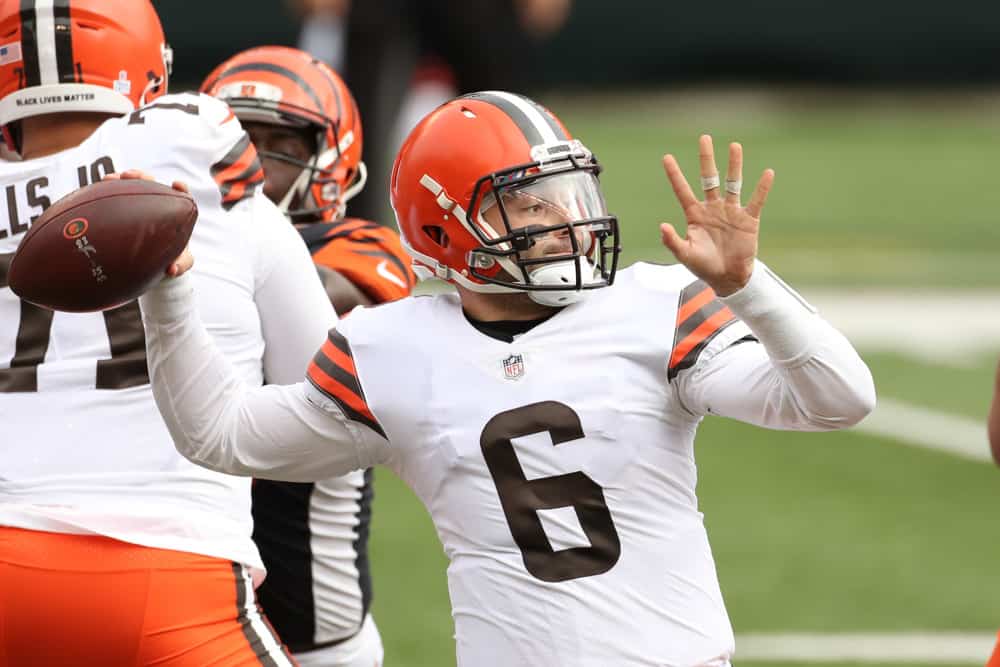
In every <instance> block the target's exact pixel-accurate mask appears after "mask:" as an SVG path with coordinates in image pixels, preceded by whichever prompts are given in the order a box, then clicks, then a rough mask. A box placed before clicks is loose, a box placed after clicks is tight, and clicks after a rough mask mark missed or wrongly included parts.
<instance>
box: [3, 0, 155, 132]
mask: <svg viewBox="0 0 1000 667" xmlns="http://www.w3.org/2000/svg"><path fill="white" fill-rule="evenodd" d="M172 59H173V54H172V52H171V50H170V48H169V47H168V46H167V44H166V41H165V40H164V38H163V28H162V27H161V26H160V19H159V17H157V15H156V10H155V9H153V5H152V4H150V2H149V0H20V2H15V0H2V3H0V125H3V126H4V130H5V134H7V132H8V130H7V126H8V125H10V124H11V123H13V122H15V121H17V120H20V119H22V118H26V117H29V116H38V115H42V114H49V113H58V112H67V111H91V112H106V113H114V114H126V113H129V112H131V111H133V110H135V109H136V108H138V107H140V106H143V105H145V104H147V103H148V102H150V101H151V100H153V99H155V98H156V97H159V96H160V95H163V94H164V93H166V92H167V78H168V76H169V73H170V66H171V62H172ZM8 136H9V135H8Z"/></svg>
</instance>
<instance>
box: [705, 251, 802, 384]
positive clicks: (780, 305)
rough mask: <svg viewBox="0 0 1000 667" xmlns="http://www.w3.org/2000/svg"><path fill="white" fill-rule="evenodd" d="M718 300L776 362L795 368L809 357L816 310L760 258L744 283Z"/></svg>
mask: <svg viewBox="0 0 1000 667" xmlns="http://www.w3.org/2000/svg"><path fill="white" fill-rule="evenodd" d="M720 300H721V301H722V302H723V303H725V304H726V305H727V306H728V307H729V308H730V310H732V311H733V313H734V314H735V315H736V316H737V317H739V318H740V319H741V320H743V322H744V323H746V325H747V326H748V327H749V328H750V331H752V332H753V334H754V335H755V336H756V337H757V339H758V340H759V341H760V342H761V343H762V344H763V345H764V348H765V349H766V350H767V353H768V356H770V357H771V360H772V361H774V362H775V363H777V364H779V365H781V366H786V367H794V366H797V365H799V364H801V363H804V362H805V361H806V360H807V359H808V358H809V357H810V356H811V353H812V340H813V336H812V332H813V322H814V321H815V319H816V309H815V308H813V307H812V306H811V305H810V304H809V303H808V302H807V301H806V300H805V299H803V298H802V297H801V296H800V295H799V294H798V292H796V291H795V290H793V289H792V288H791V287H789V286H788V285H787V284H786V283H785V282H784V281H783V280H781V278H779V277H778V276H776V275H775V274H774V272H772V271H771V270H770V269H769V268H768V267H767V266H766V265H765V264H764V263H763V262H761V261H760V260H755V262H754V269H753V273H752V274H751V276H750V280H749V281H748V282H747V284H746V285H745V286H744V287H743V288H742V289H740V290H738V291H737V292H734V293H733V294H730V295H729V296H726V297H720Z"/></svg>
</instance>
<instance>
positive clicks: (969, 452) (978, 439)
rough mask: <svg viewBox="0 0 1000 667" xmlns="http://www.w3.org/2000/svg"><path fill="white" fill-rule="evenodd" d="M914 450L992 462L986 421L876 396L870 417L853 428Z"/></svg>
mask: <svg viewBox="0 0 1000 667" xmlns="http://www.w3.org/2000/svg"><path fill="white" fill-rule="evenodd" d="M855 428H856V429H857V430H858V431H862V432H864V433H870V434H872V435H879V436H884V437H887V438H891V439H893V440H897V441H899V442H902V443H904V444H907V445H912V446H914V447H923V448H925V449H933V450H937V451H940V452H946V453H948V454H952V455H954V456H958V457H961V458H964V459H971V460H973V461H987V462H990V461H992V460H993V458H992V456H991V455H990V446H989V443H988V441H987V439H986V417H985V415H984V416H983V418H982V419H971V418H969V417H959V416H956V415H953V414H950V413H946V412H939V411H937V410H932V409H930V408H925V407H922V406H916V405H912V404H910V403H905V402H903V401H898V400H895V399H892V398H885V397H882V396H880V397H879V399H878V406H877V407H876V408H875V411H874V412H872V414H870V415H868V417H867V418H866V419H865V420H864V421H862V422H861V423H860V424H858V425H857V426H856V427H855Z"/></svg>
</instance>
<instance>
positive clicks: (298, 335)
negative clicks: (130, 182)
mask: <svg viewBox="0 0 1000 667" xmlns="http://www.w3.org/2000/svg"><path fill="white" fill-rule="evenodd" d="M0 32H2V34H3V35H4V37H3V38H2V43H0V124H2V126H3V133H4V137H5V138H6V139H7V140H8V141H9V143H10V148H11V149H13V150H15V151H16V152H17V153H18V154H19V156H20V158H23V159H22V160H18V161H5V162H0V189H2V190H3V191H4V192H5V193H6V196H5V202H6V214H5V215H4V216H2V218H3V221H4V222H3V223H0V423H2V424H3V428H4V436H3V440H2V442H3V446H2V447H0V664H4V665H29V664H30V665H149V664H157V665H177V666H178V667H180V666H186V665H190V666H192V667H195V666H198V667H201V666H203V665H208V664H217V665H236V664H267V665H289V664H292V662H291V659H290V657H289V656H288V653H287V652H286V650H285V649H284V648H283V647H282V646H281V645H280V642H279V641H278V640H277V639H276V637H275V635H274V634H273V631H272V630H271V629H270V627H269V626H268V624H267V623H266V621H265V620H264V618H263V616H262V615H261V614H260V612H259V609H258V607H257V605H256V601H255V597H254V588H253V584H254V581H255V580H259V579H260V577H261V576H263V573H264V566H263V563H262V561H261V558H260V555H259V553H258V550H257V547H256V546H255V545H254V543H253V541H252V539H251V531H252V519H251V514H250V480H248V479H240V478H237V477H233V476H229V475H223V474H219V473H215V472H211V471H208V470H206V469H204V468H203V467H199V466H195V465H192V464H191V463H189V462H188V461H187V460H185V459H184V458H182V457H181V456H179V455H178V453H177V450H176V449H175V447H174V445H173V443H172V441H171V436H170V433H169V432H168V430H167V428H166V426H165V424H164V423H163V421H162V419H161V418H160V416H159V414H158V413H157V411H156V406H155V403H154V399H153V394H152V391H151V387H150V385H149V375H148V372H147V364H146V355H145V341H144V332H143V327H142V322H141V316H140V313H139V306H138V304H137V303H136V302H133V303H130V304H128V305H126V306H123V307H121V308H117V309H114V310H110V311H107V312H104V313H91V314H66V313H56V314H53V313H52V312H51V311H47V310H44V309H42V308H39V307H36V306H34V305H32V304H30V303H27V302H22V301H20V300H19V299H18V298H17V297H16V296H15V295H14V294H13V293H12V292H11V290H10V289H9V288H7V285H6V273H7V267H8V266H9V265H10V260H11V256H12V255H13V253H14V251H15V250H16V249H17V247H18V244H19V243H20V242H21V240H22V239H23V238H24V235H25V232H26V231H27V230H28V228H29V227H30V225H31V224H32V222H33V221H34V220H35V219H36V218H37V217H38V216H39V214H41V212H42V211H43V210H45V209H46V208H47V207H48V206H49V205H50V204H52V203H53V202H55V201H56V200H58V199H59V198H60V197H62V196H63V195H65V194H67V193H69V192H72V191H73V190H75V189H77V188H79V187H81V186H85V185H87V184H89V183H93V182H95V181H98V180H101V179H102V178H104V177H106V176H107V175H108V174H110V173H112V172H121V171H123V170H127V169H142V170H144V171H145V172H148V173H149V174H152V175H154V176H155V177H156V178H158V179H160V180H163V181H166V182H172V181H183V182H184V183H186V184H187V185H188V187H189V189H190V193H191V194H192V196H193V197H194V199H195V201H196V202H197V205H198V209H199V220H198V224H197V226H196V228H195V231H194V234H193V236H192V237H191V247H192V248H193V249H194V251H195V252H197V253H198V255H199V260H202V261H199V270H197V271H194V272H193V273H192V274H191V276H190V277H191V279H192V280H193V282H195V283H197V285H198V292H199V297H200V302H199V306H198V308H199V312H200V315H201V318H202V320H203V321H204V322H205V325H206V328H207V330H208V331H209V332H210V335H211V337H212V338H213V339H214V340H215V341H216V344H217V345H218V349H219V350H221V351H222V353H223V354H224V355H225V356H226V358H227V359H228V360H229V363H230V364H231V366H230V368H231V369H232V370H233V373H234V375H233V377H235V378H238V379H239V381H240V382H245V383H248V384H250V385H260V384H262V382H263V381H264V380H267V381H269V382H275V383H281V382H289V381H294V380H295V379H296V378H300V377H301V373H302V369H303V368H305V367H306V366H307V365H308V363H309V359H310V358H311V356H312V354H313V352H315V348H316V346H317V345H319V344H321V343H322V342H323V340H324V339H325V336H326V331H327V329H328V328H329V327H330V326H332V325H333V324H334V323H335V322H336V314H335V312H334V310H333V308H332V307H331V305H330V302H329V300H328V299H327V298H326V295H325V293H324V291H323V288H322V285H321V284H320V282H319V280H317V278H316V273H315V270H314V269H313V266H312V263H311V261H310V258H309V254H308V252H307V251H306V249H305V247H304V246H303V245H302V242H301V240H300V239H299V236H298V234H296V233H295V230H294V229H293V228H292V227H291V226H290V225H288V223H287V222H286V220H285V218H284V216H283V215H282V214H281V212H280V211H279V210H278V209H277V207H275V206H274V204H272V203H271V202H270V201H269V200H268V199H267V198H266V197H265V196H264V195H263V193H261V188H260V186H261V184H262V182H263V180H264V175H263V172H262V170H261V167H260V163H259V160H258V159H257V154H256V151H255V150H254V147H253V145H252V144H251V142H250V138H249V137H248V136H247V134H246V133H245V132H244V131H243V129H242V128H241V127H240V123H239V120H238V119H237V118H235V117H234V116H233V114H232V112H231V111H230V110H229V108H228V107H227V106H226V105H225V104H224V103H222V102H220V101H219V100H216V99H214V98H212V97H209V96H205V95H197V94H185V95H166V93H167V78H168V73H169V67H170V61H171V52H170V50H169V49H168V48H167V46H166V43H165V41H164V36H163V31H162V28H161V26H160V21H159V19H158V17H157V15H156V12H155V10H154V9H153V6H152V5H151V4H150V2H149V1H148V0H47V1H43V0H22V1H21V2H3V3H0ZM191 380H192V381H193V382H198V383H203V384H204V385H205V386H211V385H212V384H213V382H214V381H213V379H212V378H209V377H199V378H191Z"/></svg>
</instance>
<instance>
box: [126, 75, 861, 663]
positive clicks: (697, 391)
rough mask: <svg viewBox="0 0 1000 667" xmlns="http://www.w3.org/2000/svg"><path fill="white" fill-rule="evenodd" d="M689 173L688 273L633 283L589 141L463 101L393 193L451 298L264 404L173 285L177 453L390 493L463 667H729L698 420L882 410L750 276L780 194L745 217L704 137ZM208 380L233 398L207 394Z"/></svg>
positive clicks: (170, 316) (378, 332)
mask: <svg viewBox="0 0 1000 667" xmlns="http://www.w3.org/2000/svg"><path fill="white" fill-rule="evenodd" d="M700 154H701V177H702V181H701V183H702V188H703V190H704V199H703V200H699V199H698V198H696V197H695V195H694V194H693V192H692V191H691V188H690V187H689V185H688V183H687V181H686V180H685V178H684V176H683V174H682V173H681V171H680V169H679V167H678V165H677V163H676V161H675V160H674V158H673V157H672V156H670V155H668V156H665V158H664V167H665V170H666V173H667V176H668V178H669V181H670V183H671V185H672V186H673V189H674V193H675V195H676V197H677V198H678V200H679V201H680V204H681V206H682V208H683V210H684V213H685V216H686V218H687V235H686V237H681V236H680V235H679V234H678V233H677V232H676V231H675V230H674V228H673V227H672V226H670V225H667V224H665V225H663V226H661V229H660V233H661V239H662V242H663V244H664V245H665V246H666V247H667V248H669V249H670V251H671V252H673V254H674V255H675V256H676V257H677V259H678V260H680V264H675V265H669V266H661V265H655V264H647V263H637V264H635V265H633V266H631V267H628V268H626V269H622V270H618V267H617V264H618V257H619V253H620V244H619V230H618V221H617V219H616V218H615V216H613V215H611V214H609V213H608V211H607V209H606V206H605V202H604V197H603V195H602V193H601V188H600V184H599V181H598V172H599V169H600V167H599V165H598V163H597V160H596V159H595V158H594V156H593V154H592V153H591V151H590V150H588V148H587V147H586V146H585V145H584V144H583V143H582V142H580V141H579V140H577V139H574V138H573V137H571V135H570V134H569V132H568V131H567V130H566V128H565V127H564V125H563V124H562V123H561V122H560V121H559V120H558V119H557V118H556V117H555V116H553V115H552V114H551V113H550V112H549V111H547V110H546V109H544V108H543V107H541V106H539V105H538V104H536V103H535V102H533V101H531V100H529V99H527V98H524V97H521V96H519V95H514V94H510V93H505V92H495V91H494V92H483V93H476V94H471V95H467V96H464V97H460V98H458V99H455V100H453V101H451V102H448V103H446V104H445V105H443V106H441V107H439V108H438V109H436V110H435V111H434V112H432V113H431V114H430V115H429V116H428V117H426V118H425V119H424V120H423V121H422V122H421V123H420V124H419V125H418V126H417V127H416V128H415V129H414V130H413V131H412V133H411V134H410V136H409V138H408V139H407V141H406V142H405V143H404V145H403V146H402V148H401V149H400V151H399V154H398V156H397V157H396V161H395V165H394V168H393V172H392V181H391V192H392V203H393V207H394V209H395V211H396V215H397V217H398V221H399V225H400V230H401V233H402V236H403V241H404V245H405V246H406V248H407V250H408V251H409V252H410V254H411V255H412V256H413V258H414V261H415V266H416V267H417V269H418V273H424V274H426V275H435V276H438V277H439V278H442V279H444V280H448V281H451V282H452V283H453V284H454V285H455V287H456V288H457V293H456V294H441V295H438V296H432V297H422V298H417V299H404V300H402V301H398V302H396V303H393V304H388V305H386V306H382V307H380V308H376V309H368V308H361V309H358V310H356V311H355V312H354V313H353V314H352V315H351V317H349V318H347V319H345V320H343V321H342V322H341V323H340V324H339V325H338V328H337V329H336V330H333V331H331V332H330V335H329V339H328V340H327V342H326V343H325V344H324V346H323V347H322V348H321V349H320V350H319V352H318V353H317V354H316V357H315V359H314V360H313V363H312V365H311V366H310V367H309V370H308V373H307V377H306V379H305V380H304V381H303V382H301V383H299V384H296V385H292V386H285V387H280V386H273V385H272V386H267V387H263V388H256V387H248V386H247V385H246V384H245V383H242V382H240V381H239V380H238V379H237V378H235V377H234V376H233V374H232V371H230V370H229V367H228V363H227V362H226V360H225V358H224V357H223V356H221V355H219V353H218V352H216V351H215V350H214V349H213V348H212V346H211V344H210V340H209V339H208V337H207V336H206V334H205V332H204V328H203V325H202V324H201V323H200V322H199V316H198V313H197V311H196V310H195V308H194V300H193V299H194V295H195V294H196V293H197V286H194V285H192V284H191V282H190V281H188V280H186V279H185V277H184V276H183V275H182V276H180V278H179V279H167V280H164V281H162V282H161V283H160V284H159V285H157V286H156V287H154V288H153V289H152V290H150V291H149V292H148V293H147V294H145V295H143V297H141V301H142V303H143V316H144V318H145V323H146V326H147V348H148V351H149V355H150V364H151V372H152V376H153V385H154V388H155V392H156V396H157V401H158V404H159V406H160V409H161V412H162V413H163V415H164V417H165V418H166V420H167V421H168V423H169V424H170V425H171V429H172V430H173V432H174V434H175V436H176V437H175V442H176V443H177V446H178V447H179V448H180V450H181V452H182V453H183V454H184V455H185V456H188V457H189V458H191V460H193V461H196V462H198V463H200V464H202V465H204V466H206V467H208V468H210V469H213V470H219V471H224V472H229V473H235V474H240V475H255V474H260V472H261V471H266V472H267V474H268V475H270V476H273V477H280V478H284V479H289V480H296V481H309V480H312V479H316V478H318V477H323V476H326V475H331V474H338V473H343V472H344V471H347V470H350V469H356V468H362V467H367V466H370V465H373V464H375V463H382V464H384V465H387V466H389V467H390V468H392V469H393V470H394V471H396V472H397V474H398V475H399V476H400V477H401V478H402V479H403V480H404V481H405V482H406V483H407V484H409V485H410V486H411V487H412V488H413V490H414V491H415V492H416V494H417V496H418V497H420V498H421V500H422V501H423V502H424V503H425V505H426V506H427V509H428V510H429V512H430V514H431V517H432V519H433V521H434V523H435V526H436V528H437V532H438V535H439V536H440V538H441V541H442V543H443V545H444V549H445V552H446V554H447V556H448V558H449V559H450V565H449V567H448V582H449V592H450V596H451V603H452V609H453V616H454V619H455V636H456V640H457V653H458V664H459V665H462V666H479V665H530V666H535V665H537V666H539V667H548V666H550V665H576V666H584V667H589V666H592V667H598V666H601V667H603V666H605V665H648V666H650V667H653V666H657V667H662V666H663V665H671V666H684V667H691V666H695V665H699V666H711V667H720V666H724V665H729V661H730V657H731V656H732V655H733V652H734V640H733V633H732V629H731V626H730V622H729V618H728V615H727V613H726V609H725V605H724V603H723V599H722V594H721V592H720V588H719V584H718V580H717V576H716V572H715V565H714V562H713V558H712V554H711V549H710V547H709V542H708V537H707V534H706V531H705V526H704V523H703V520H702V514H701V513H700V512H699V511H698V502H697V496H696V493H695V486H696V468H695V460H694V441H695V432H696V430H697V427H698V424H699V422H700V421H701V420H702V419H703V418H704V417H705V416H706V415H709V414H712V415H721V416H726V417H731V418H735V419H739V420H741V421H745V422H749V423H752V424H757V425H760V426H765V427H770V428H778V429H794V430H802V431H822V430H829V429H838V428H844V427H847V426H850V425H852V424H855V423H857V422H858V421H860V420H861V419H862V418H863V417H864V416H865V415H867V414H868V413H869V412H870V411H871V410H872V408H873V407H874V403H875V389H874V384H873V382H872V377H871V373H870V372H869V370H868V368H867V366H866V365H865V363H864V362H863V361H862V360H861V358H860V357H859V356H858V354H857V353H856V352H855V350H854V348H853V347H852V346H851V344H850V343H849V342H848V341H847V339H846V338H844V337H843V336H842V335H841V334H840V333H839V332H837V331H836V330H835V329H834V328H833V327H832V326H831V325H830V324H829V323H827V322H826V321H825V320H823V319H822V318H821V317H820V316H819V315H818V314H817V313H816V311H815V310H814V309H813V308H811V307H810V306H809V305H808V303H807V302H805V301H804V300H803V299H802V298H801V297H800V296H799V295H798V294H797V293H796V292H795V291H794V290H792V289H791V288H790V287H788V286H787V285H786V284H785V283H783V282H782V281H781V280H780V279H778V278H777V277H776V276H775V275H774V273H772V272H771V271H770V270H769V269H768V268H767V267H766V266H765V265H764V264H763V263H761V262H760V261H759V260H757V259H756V255H757V240H758V226H759V219H760V215H761V211H762V209H763V207H764V204H765V200H766V198H767V194H768V192H769V190H770V188H771V185H772V182H773V179H774V172H772V171H770V170H767V171H765V172H764V174H763V176H762V177H761V178H760V181H759V183H758V184H757V186H756V188H755V190H754V192H753V194H752V195H751V197H750V198H749V202H748V203H747V204H746V205H744V204H743V203H742V202H741V199H740V198H741V194H740V190H741V185H742V159H743V156H742V148H741V147H740V146H739V144H732V145H731V146H730V151H729V162H728V171H727V174H726V178H725V181H724V188H725V190H724V191H721V190H722V182H721V181H720V177H719V174H718V172H717V169H716V166H715V158H714V153H713V149H712V143H711V138H710V137H708V136H703V137H702V138H701V143H700ZM192 261H193V259H192V256H191V253H184V254H183V255H182V256H181V257H180V258H179V259H178V262H177V267H176V270H175V272H177V271H183V270H184V269H186V268H187V267H188V266H189V265H190V263H191V262H192ZM205 375H207V376H209V377H212V378H215V379H217V381H216V382H213V383H212V385H211V387H206V386H204V385H203V384H201V383H194V382H191V378H195V377H202V376H205Z"/></svg>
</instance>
